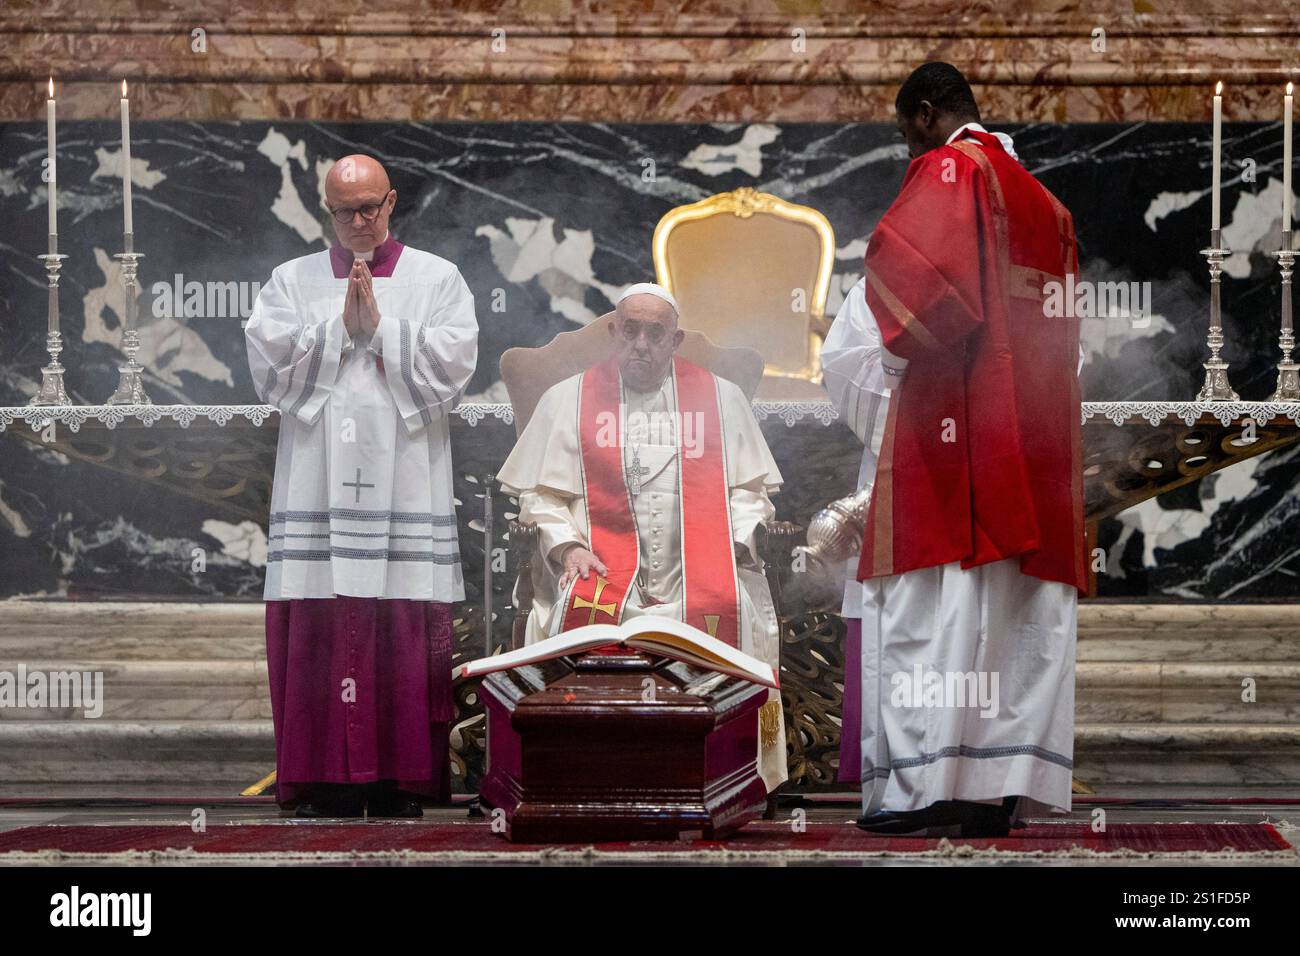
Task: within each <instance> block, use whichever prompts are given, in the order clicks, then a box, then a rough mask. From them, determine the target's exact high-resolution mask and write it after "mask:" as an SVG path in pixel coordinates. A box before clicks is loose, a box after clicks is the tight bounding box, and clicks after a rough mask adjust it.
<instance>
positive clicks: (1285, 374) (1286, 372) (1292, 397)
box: [1269, 97, 1300, 402]
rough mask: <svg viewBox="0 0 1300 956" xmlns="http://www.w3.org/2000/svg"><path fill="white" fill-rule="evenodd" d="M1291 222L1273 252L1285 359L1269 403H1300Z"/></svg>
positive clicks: (1283, 230)
mask: <svg viewBox="0 0 1300 956" xmlns="http://www.w3.org/2000/svg"><path fill="white" fill-rule="evenodd" d="M1287 99H1290V97H1287ZM1289 224H1290V220H1289V219H1287V220H1284V221H1283V229H1282V248H1281V249H1279V250H1278V251H1277V252H1275V253H1274V256H1275V257H1276V258H1277V265H1278V268H1279V269H1280V270H1281V271H1282V334H1281V335H1280V336H1278V347H1279V348H1280V349H1281V350H1282V361H1280V362H1278V363H1277V389H1276V390H1275V391H1274V392H1273V397H1272V398H1270V399H1269V401H1270V402H1300V365H1298V364H1296V362H1295V361H1293V360H1292V358H1291V350H1292V349H1294V348H1295V327H1294V325H1293V324H1292V319H1291V272H1292V269H1293V267H1294V266H1295V258H1296V253H1295V252H1294V251H1293V250H1292V246H1291V230H1290V229H1288V228H1286V226H1288V225H1289Z"/></svg>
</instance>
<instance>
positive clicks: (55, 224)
mask: <svg viewBox="0 0 1300 956" xmlns="http://www.w3.org/2000/svg"><path fill="white" fill-rule="evenodd" d="M45 149H46V154H47V155H46V162H45V166H46V168H47V169H48V170H49V174H48V175H49V192H48V193H47V194H46V198H48V199H49V204H50V210H49V212H50V223H49V233H50V235H51V236H53V235H56V234H57V233H58V231H59V213H58V208H59V198H58V172H57V169H56V167H55V157H56V156H57V153H58V150H57V149H56V147H55V139H54V77H50V98H49V99H47V100H46V101H45ZM54 251H55V250H53V249H51V250H50V252H51V253H53V252H54Z"/></svg>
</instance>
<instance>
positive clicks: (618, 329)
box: [609, 294, 685, 392]
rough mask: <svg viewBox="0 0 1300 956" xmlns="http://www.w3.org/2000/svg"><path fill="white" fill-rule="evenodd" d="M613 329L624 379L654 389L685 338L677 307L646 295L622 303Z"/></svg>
mask: <svg viewBox="0 0 1300 956" xmlns="http://www.w3.org/2000/svg"><path fill="white" fill-rule="evenodd" d="M609 330H610V334H611V335H613V336H614V339H615V341H616V342H617V343H618V353H617V358H618V368H619V371H620V372H622V374H623V382H624V383H625V384H626V385H627V386H628V387H629V388H631V389H632V390H633V391H637V392H651V391H654V390H655V389H656V388H658V387H659V386H660V384H662V382H663V380H664V376H665V375H667V374H668V367H669V366H670V365H671V364H672V360H673V353H674V352H676V351H677V346H679V345H680V344H681V342H682V339H683V338H685V334H684V333H683V332H682V330H681V329H679V328H678V327H677V313H676V312H674V311H673V307H672V306H671V305H669V304H668V303H667V302H665V301H664V300H663V299H661V298H659V297H658V296H654V295H646V294H643V295H634V296H631V297H629V298H627V299H624V300H623V301H622V302H620V303H619V304H618V308H617V310H616V314H615V316H614V322H613V324H612V325H611V326H610V327H609Z"/></svg>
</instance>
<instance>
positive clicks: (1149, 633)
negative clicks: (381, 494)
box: [0, 600, 1300, 663]
mask: <svg viewBox="0 0 1300 956" xmlns="http://www.w3.org/2000/svg"><path fill="white" fill-rule="evenodd" d="M263 622H264V611H263V606H262V604H261V603H260V602H238V603H234V602H231V603H210V602H208V603H195V602H177V603H151V604H142V603H125V602H94V601H25V600H10V601H3V602H0V658H3V659H11V660H34V659H41V660H65V659H66V660H70V659H74V658H79V659H82V660H118V661H125V660H204V659H207V660H241V659H244V660H248V659H252V660H260V659H264V658H265V656H266V644H265V636H264V631H263V627H264V624H263ZM1078 656H1079V660H1080V661H1160V662H1165V663H1172V662H1177V661H1187V662H1201V663H1205V662H1211V661H1269V662H1284V661H1291V662H1295V663H1300V604H1294V605H1292V604H1242V605H1222V604H1220V605H1214V604H1110V603H1100V602H1084V603H1083V604H1080V605H1079V647H1078Z"/></svg>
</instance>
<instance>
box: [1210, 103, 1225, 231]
mask: <svg viewBox="0 0 1300 956" xmlns="http://www.w3.org/2000/svg"><path fill="white" fill-rule="evenodd" d="M1211 162H1212V164H1213V167H1214V178H1213V180H1212V182H1211V185H1210V194H1211V196H1210V202H1211V204H1212V205H1211V212H1210V228H1211V229H1212V230H1214V231H1215V232H1216V233H1217V232H1218V231H1219V167H1220V166H1221V165H1222V163H1223V81H1222V80H1220V81H1219V82H1218V84H1216V85H1215V87H1214V158H1213V159H1212V160H1211Z"/></svg>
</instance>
